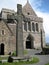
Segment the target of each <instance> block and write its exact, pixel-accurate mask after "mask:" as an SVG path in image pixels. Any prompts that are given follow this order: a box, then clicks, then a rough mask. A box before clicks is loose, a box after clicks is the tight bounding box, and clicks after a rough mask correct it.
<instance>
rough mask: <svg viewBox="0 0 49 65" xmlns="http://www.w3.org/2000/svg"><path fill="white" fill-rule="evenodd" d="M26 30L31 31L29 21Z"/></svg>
mask: <svg viewBox="0 0 49 65" xmlns="http://www.w3.org/2000/svg"><path fill="white" fill-rule="evenodd" d="M28 30H29V31H31V23H30V22H28Z"/></svg>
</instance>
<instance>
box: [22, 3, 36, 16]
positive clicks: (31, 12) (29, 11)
mask: <svg viewBox="0 0 49 65" xmlns="http://www.w3.org/2000/svg"><path fill="white" fill-rule="evenodd" d="M22 12H23V14H26V15H27V14H29V15H33V16H37V15H36V13H35V12H34V10H33V9H32V7H31V5H30V4H29V2H27V3H26V5H25V6H24V7H23V9H22Z"/></svg>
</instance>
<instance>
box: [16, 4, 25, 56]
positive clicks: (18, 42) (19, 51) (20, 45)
mask: <svg viewBox="0 0 49 65" xmlns="http://www.w3.org/2000/svg"><path fill="white" fill-rule="evenodd" d="M17 10H18V12H17V32H16V33H17V34H16V54H17V56H19V57H21V56H23V55H24V53H23V52H24V50H23V48H24V47H23V28H22V21H23V19H22V15H21V14H22V6H21V5H20V4H18V5H17Z"/></svg>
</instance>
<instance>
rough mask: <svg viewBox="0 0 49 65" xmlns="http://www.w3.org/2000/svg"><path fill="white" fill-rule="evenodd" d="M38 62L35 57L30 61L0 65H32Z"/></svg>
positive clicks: (1, 64)
mask: <svg viewBox="0 0 49 65" xmlns="http://www.w3.org/2000/svg"><path fill="white" fill-rule="evenodd" d="M37 62H39V59H38V58H36V57H33V58H31V61H19V62H12V63H9V62H6V63H0V65H23V64H34V63H37Z"/></svg>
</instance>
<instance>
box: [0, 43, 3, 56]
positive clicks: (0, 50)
mask: <svg viewBox="0 0 49 65" xmlns="http://www.w3.org/2000/svg"><path fill="white" fill-rule="evenodd" d="M0 55H4V44H3V43H2V44H1V45H0Z"/></svg>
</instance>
